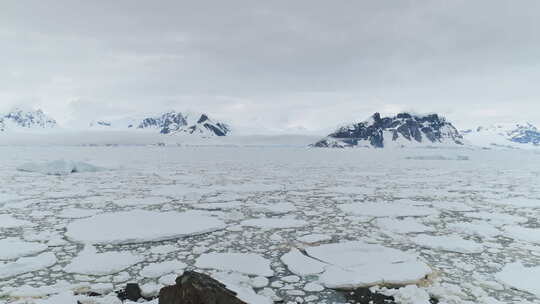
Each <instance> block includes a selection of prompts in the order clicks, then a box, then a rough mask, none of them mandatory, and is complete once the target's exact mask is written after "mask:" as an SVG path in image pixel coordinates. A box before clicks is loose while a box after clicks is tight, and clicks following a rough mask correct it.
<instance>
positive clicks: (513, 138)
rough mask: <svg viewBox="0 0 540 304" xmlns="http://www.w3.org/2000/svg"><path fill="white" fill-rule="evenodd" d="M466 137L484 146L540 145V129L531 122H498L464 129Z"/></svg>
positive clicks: (521, 146)
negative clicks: (487, 125)
mask: <svg viewBox="0 0 540 304" xmlns="http://www.w3.org/2000/svg"><path fill="white" fill-rule="evenodd" d="M462 134H463V135H464V137H465V139H466V140H467V141H469V142H471V143H472V144H474V145H476V146H483V147H508V148H524V147H540V130H538V128H537V127H535V126H533V125H532V124H530V123H521V124H497V125H492V126H489V127H482V126H481V127H478V128H475V129H469V130H464V131H462Z"/></svg>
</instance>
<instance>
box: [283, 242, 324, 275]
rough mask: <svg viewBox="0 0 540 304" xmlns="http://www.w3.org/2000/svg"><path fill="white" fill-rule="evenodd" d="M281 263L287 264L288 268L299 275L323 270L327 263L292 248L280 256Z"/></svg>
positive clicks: (312, 273) (317, 272)
mask: <svg viewBox="0 0 540 304" xmlns="http://www.w3.org/2000/svg"><path fill="white" fill-rule="evenodd" d="M281 261H282V262H283V264H285V265H287V268H289V270H290V271H291V272H292V273H294V274H296V275H299V276H306V275H314V274H319V273H322V272H323V271H324V267H325V266H328V264H326V263H323V262H320V261H317V260H315V259H312V258H310V257H308V256H306V255H305V254H303V253H301V252H300V250H298V249H296V248H293V249H291V251H290V252H288V253H286V254H284V255H283V256H282V257H281Z"/></svg>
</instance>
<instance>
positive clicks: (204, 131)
mask: <svg viewBox="0 0 540 304" xmlns="http://www.w3.org/2000/svg"><path fill="white" fill-rule="evenodd" d="M90 128H93V129H96V128H99V129H112V130H128V129H135V130H156V131H157V132H158V133H160V134H190V135H191V134H193V135H199V136H201V137H209V136H227V135H229V134H230V133H231V128H230V127H229V125H227V124H225V123H223V122H220V121H215V120H212V119H210V117H209V116H208V115H207V114H184V113H181V112H176V111H169V112H166V113H163V114H161V115H156V116H148V117H144V118H140V119H137V118H128V119H121V120H116V121H106V120H98V121H94V122H91V123H90Z"/></svg>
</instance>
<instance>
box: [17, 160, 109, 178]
mask: <svg viewBox="0 0 540 304" xmlns="http://www.w3.org/2000/svg"><path fill="white" fill-rule="evenodd" d="M17 170H19V171H23V172H35V173H41V174H47V175H68V174H71V173H82V172H98V171H102V170H103V168H100V167H97V166H94V165H91V164H88V163H85V162H80V161H66V160H56V161H52V162H49V163H43V164H38V163H26V164H23V165H20V166H19V167H17Z"/></svg>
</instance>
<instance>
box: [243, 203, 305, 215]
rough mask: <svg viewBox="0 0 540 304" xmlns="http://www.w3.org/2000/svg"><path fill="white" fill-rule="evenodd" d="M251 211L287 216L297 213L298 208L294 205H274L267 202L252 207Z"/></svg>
mask: <svg viewBox="0 0 540 304" xmlns="http://www.w3.org/2000/svg"><path fill="white" fill-rule="evenodd" d="M251 209H253V210H254V211H258V212H265V213H273V214H285V213H290V212H294V211H296V207H295V206H294V204H293V203H289V202H282V203H272V202H265V203H264V204H256V205H252V206H251Z"/></svg>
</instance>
